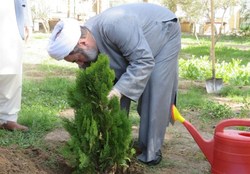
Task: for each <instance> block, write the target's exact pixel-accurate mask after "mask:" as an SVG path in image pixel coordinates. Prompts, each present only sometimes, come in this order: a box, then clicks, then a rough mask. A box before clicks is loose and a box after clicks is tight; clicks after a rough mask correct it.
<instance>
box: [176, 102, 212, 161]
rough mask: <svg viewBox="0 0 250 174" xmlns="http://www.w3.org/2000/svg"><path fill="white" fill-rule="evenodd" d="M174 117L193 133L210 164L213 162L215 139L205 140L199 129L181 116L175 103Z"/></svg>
mask: <svg viewBox="0 0 250 174" xmlns="http://www.w3.org/2000/svg"><path fill="white" fill-rule="evenodd" d="M172 118H173V120H174V121H176V120H177V121H179V122H181V123H182V124H183V125H184V126H185V127H186V129H187V130H188V131H189V133H190V134H191V135H192V137H193V139H194V140H195V142H196V143H197V144H198V146H199V148H200V149H201V151H202V152H203V154H204V155H205V156H206V158H207V160H208V161H209V163H210V164H212V162H213V150H214V139H212V140H205V139H203V138H202V136H201V135H200V133H199V132H198V131H197V129H196V128H195V127H194V126H193V125H192V124H191V123H190V122H188V121H187V120H185V118H183V117H182V116H181V114H180V113H179V111H178V110H177V108H176V107H175V105H172Z"/></svg>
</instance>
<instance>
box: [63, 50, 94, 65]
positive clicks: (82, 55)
mask: <svg viewBox="0 0 250 174" xmlns="http://www.w3.org/2000/svg"><path fill="white" fill-rule="evenodd" d="M97 56H98V50H97V48H96V47H95V46H88V47H83V46H77V47H76V48H75V49H74V50H73V51H72V52H71V53H70V54H69V55H68V56H66V57H65V58H64V60H66V61H68V62H72V63H77V64H78V66H79V67H80V68H84V69H85V68H87V67H88V66H90V63H91V62H93V61H95V60H96V59H97Z"/></svg>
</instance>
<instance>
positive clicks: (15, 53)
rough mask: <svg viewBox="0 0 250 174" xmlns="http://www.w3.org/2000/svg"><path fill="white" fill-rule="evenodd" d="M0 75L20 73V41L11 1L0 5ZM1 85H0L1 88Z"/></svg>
mask: <svg viewBox="0 0 250 174" xmlns="http://www.w3.org/2000/svg"><path fill="white" fill-rule="evenodd" d="M0 22H1V25H0V38H1V39H0V75H3V74H21V73H22V66H21V65H22V58H21V57H22V39H21V37H20V34H19V31H18V27H17V22H16V14H15V6H14V1H13V0H8V1H5V2H4V5H0ZM2 85H3V84H0V88H2V87H1V86H2Z"/></svg>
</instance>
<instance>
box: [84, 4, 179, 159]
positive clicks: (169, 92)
mask: <svg viewBox="0 0 250 174" xmlns="http://www.w3.org/2000/svg"><path fill="white" fill-rule="evenodd" d="M173 19H176V16H175V14H174V13H172V12H171V11H169V10H168V9H166V8H164V7H161V6H157V5H153V4H149V3H141V4H136V3H132V4H127V5H122V6H118V7H114V8H110V9H108V10H106V11H105V12H103V13H101V14H99V15H97V16H95V17H93V18H91V19H89V20H88V21H87V22H86V23H85V26H86V27H87V28H88V29H89V30H90V31H91V32H92V34H93V35H94V38H95V40H96V43H97V47H98V49H99V51H100V52H101V53H105V54H107V55H108V56H109V57H110V67H111V68H112V69H114V71H115V74H116V79H117V82H116V84H115V85H114V87H115V88H117V89H118V90H119V91H120V92H121V93H122V94H123V97H122V99H121V105H122V107H124V108H127V110H129V106H130V100H133V101H138V113H139V115H140V117H141V119H140V130H139V146H140V147H141V149H142V151H143V152H142V154H141V155H139V156H138V159H140V160H141V161H144V162H149V161H152V160H154V159H156V156H157V153H158V152H159V150H160V149H161V146H162V144H163V140H164V135H165V131H166V127H167V126H168V125H169V122H170V121H171V109H170V108H171V105H172V104H173V103H174V102H175V98H176V94H177V86H178V53H179V51H180V48H181V31H180V26H179V23H178V22H176V21H171V20H173Z"/></svg>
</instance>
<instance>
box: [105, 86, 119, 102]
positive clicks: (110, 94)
mask: <svg viewBox="0 0 250 174" xmlns="http://www.w3.org/2000/svg"><path fill="white" fill-rule="evenodd" d="M107 97H108V99H109V100H111V99H112V98H113V97H117V98H118V99H119V100H120V99H121V97H122V94H121V93H120V92H119V91H118V90H117V89H116V88H113V89H112V90H111V91H110V92H109V94H108V96H107Z"/></svg>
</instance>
